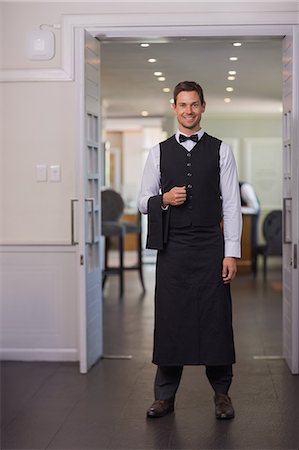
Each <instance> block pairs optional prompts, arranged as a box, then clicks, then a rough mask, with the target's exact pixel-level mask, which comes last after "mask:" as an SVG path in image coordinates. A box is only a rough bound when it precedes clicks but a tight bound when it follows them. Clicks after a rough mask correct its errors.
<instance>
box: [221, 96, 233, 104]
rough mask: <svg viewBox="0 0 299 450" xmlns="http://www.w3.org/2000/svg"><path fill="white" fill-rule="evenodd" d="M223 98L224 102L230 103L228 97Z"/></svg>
mask: <svg viewBox="0 0 299 450" xmlns="http://www.w3.org/2000/svg"><path fill="white" fill-rule="evenodd" d="M223 100H224V101H225V103H230V102H231V101H232V100H231V98H229V97H225V98H224V99H223Z"/></svg>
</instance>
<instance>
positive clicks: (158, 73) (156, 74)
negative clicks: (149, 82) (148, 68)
mask: <svg viewBox="0 0 299 450" xmlns="http://www.w3.org/2000/svg"><path fill="white" fill-rule="evenodd" d="M154 75H155V77H160V76H161V75H163V73H162V72H154Z"/></svg>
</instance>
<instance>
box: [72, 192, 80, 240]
mask: <svg viewBox="0 0 299 450" xmlns="http://www.w3.org/2000/svg"><path fill="white" fill-rule="evenodd" d="M76 202H78V199H77V198H72V199H71V244H72V245H77V244H78V242H77V241H75V203H76Z"/></svg>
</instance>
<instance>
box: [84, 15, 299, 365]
mask: <svg viewBox="0 0 299 450" xmlns="http://www.w3.org/2000/svg"><path fill="white" fill-rule="evenodd" d="M86 17H87V18H88V17H89V16H86ZM76 20H78V17H77V19H76ZM86 22H87V23H85V24H84V25H83V23H84V20H83V23H82V17H81V26H82V28H83V29H85V30H86V31H88V32H89V33H90V34H92V35H93V36H97V35H104V36H105V38H106V39H107V38H109V37H114V36H115V33H116V34H117V37H118V38H125V37H143V36H145V35H146V37H147V38H149V37H151V36H152V37H153V38H154V37H156V36H157V30H156V28H155V27H152V26H150V25H148V26H147V27H146V30H145V27H134V28H132V27H128V26H120V25H118V26H115V28H114V27H113V26H110V27H109V28H108V27H105V26H101V25H97V24H96V22H95V18H94V16H92V23H88V20H86ZM192 30H193V31H192V34H190V27H187V26H184V25H181V26H178V27H176V28H175V30H174V29H173V27H167V26H165V27H163V31H162V30H160V31H159V33H160V35H162V36H163V37H166V38H167V37H178V36H182V37H186V36H189V35H192V36H196V37H203V36H206V37H207V36H209V37H213V36H223V37H225V36H233V37H238V36H281V37H282V38H283V37H284V36H285V35H286V34H288V35H292V33H293V26H277V25H275V26H272V25H269V26H265V25H263V26H260V25H256V26H250V27H246V26H245V27H239V26H233V25H231V26H220V27H214V26H205V27H200V26H198V27H192ZM296 65H297V66H298V62H296ZM297 102H299V100H298V99H297ZM77 114H80V111H77ZM297 285H298V284H297ZM84 305H85V304H84ZM84 305H83V303H82V305H81V307H82V310H81V307H79V316H81V311H83V310H84ZM80 320H82V318H81V319H80V317H79V321H80ZM297 327H299V317H298V321H297ZM292 333H293V335H294V336H297V334H298V332H294V329H293V330H292ZM82 351H83V353H82ZM81 357H84V358H85V356H84V349H81ZM292 372H293V373H298V368H297V369H294V368H292Z"/></svg>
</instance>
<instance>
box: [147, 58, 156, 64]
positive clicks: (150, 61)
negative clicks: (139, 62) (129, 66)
mask: <svg viewBox="0 0 299 450" xmlns="http://www.w3.org/2000/svg"><path fill="white" fill-rule="evenodd" d="M148 62H149V63H155V62H157V60H156V59H155V58H150V59H148Z"/></svg>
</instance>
